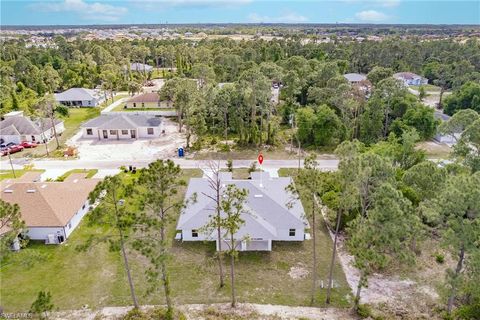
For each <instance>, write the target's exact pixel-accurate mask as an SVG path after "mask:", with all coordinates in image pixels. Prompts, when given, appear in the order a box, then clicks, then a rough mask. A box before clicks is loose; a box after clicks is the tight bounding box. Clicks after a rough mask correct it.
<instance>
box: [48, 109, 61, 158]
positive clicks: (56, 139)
mask: <svg viewBox="0 0 480 320" xmlns="http://www.w3.org/2000/svg"><path fill="white" fill-rule="evenodd" d="M50 121H51V122H52V129H53V136H54V137H55V141H56V142H57V149H58V148H60V143H59V142H58V137H57V128H55V116H54V115H53V114H52V115H51V116H50Z"/></svg>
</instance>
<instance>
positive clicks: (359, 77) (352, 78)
mask: <svg viewBox="0 0 480 320" xmlns="http://www.w3.org/2000/svg"><path fill="white" fill-rule="evenodd" d="M343 77H344V78H345V79H347V81H348V82H350V83H351V84H357V83H360V82H361V81H365V80H367V76H366V75H364V74H360V73H346V74H344V75H343Z"/></svg>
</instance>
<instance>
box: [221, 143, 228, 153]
mask: <svg viewBox="0 0 480 320" xmlns="http://www.w3.org/2000/svg"><path fill="white" fill-rule="evenodd" d="M220 152H230V146H229V145H228V144H226V143H222V144H221V145H220Z"/></svg>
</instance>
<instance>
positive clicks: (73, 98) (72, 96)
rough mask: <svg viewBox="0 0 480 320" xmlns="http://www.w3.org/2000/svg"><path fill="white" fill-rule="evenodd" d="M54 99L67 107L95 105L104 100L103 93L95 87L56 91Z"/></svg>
mask: <svg viewBox="0 0 480 320" xmlns="http://www.w3.org/2000/svg"><path fill="white" fill-rule="evenodd" d="M55 99H56V100H57V102H58V103H61V104H63V105H64V106H67V107H96V106H98V105H99V104H100V103H102V102H103V101H105V93H104V92H102V91H101V90H96V89H95V90H94V89H85V88H70V89H68V90H66V91H63V92H61V93H56V94H55Z"/></svg>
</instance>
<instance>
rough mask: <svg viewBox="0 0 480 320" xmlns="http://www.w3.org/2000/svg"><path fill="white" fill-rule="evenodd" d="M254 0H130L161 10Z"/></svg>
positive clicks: (207, 6) (139, 4)
mask: <svg viewBox="0 0 480 320" xmlns="http://www.w3.org/2000/svg"><path fill="white" fill-rule="evenodd" d="M252 1H253V0H130V2H132V3H133V4H134V5H135V6H136V7H138V8H141V9H145V10H159V9H163V8H165V7H188V8H212V7H233V6H239V5H245V4H248V3H251V2H252Z"/></svg>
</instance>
